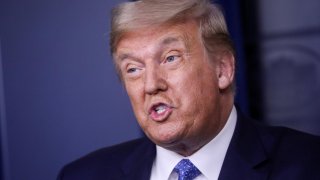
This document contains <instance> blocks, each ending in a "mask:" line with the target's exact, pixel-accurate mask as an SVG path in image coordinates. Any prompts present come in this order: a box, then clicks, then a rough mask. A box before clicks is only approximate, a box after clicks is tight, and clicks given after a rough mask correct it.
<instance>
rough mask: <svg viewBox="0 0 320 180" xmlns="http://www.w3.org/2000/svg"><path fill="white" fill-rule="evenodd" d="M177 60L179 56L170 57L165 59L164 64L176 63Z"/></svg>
mask: <svg viewBox="0 0 320 180" xmlns="http://www.w3.org/2000/svg"><path fill="white" fill-rule="evenodd" d="M178 58H180V56H179V55H171V56H168V57H167V58H166V62H173V61H176V60H177V59H178Z"/></svg>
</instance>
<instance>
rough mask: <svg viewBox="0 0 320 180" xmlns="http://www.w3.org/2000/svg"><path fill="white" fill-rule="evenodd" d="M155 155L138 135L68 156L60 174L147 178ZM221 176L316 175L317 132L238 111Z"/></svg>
mask: <svg viewBox="0 0 320 180" xmlns="http://www.w3.org/2000/svg"><path fill="white" fill-rule="evenodd" d="M155 155H156V149H155V145H154V144H153V143H152V142H151V141H149V140H148V139H147V138H141V139H138V140H134V141H130V142H127V143H123V144H120V145H116V146H113V147H109V148H104V149H101V150H98V151H96V152H93V153H91V154H89V155H87V156H85V157H83V158H81V159H79V160H76V161H74V162H72V163H71V164H69V165H67V166H65V167H64V168H63V169H62V171H61V172H60V174H59V177H58V180H126V179H127V180H147V179H149V178H150V173H151V167H152V163H153V160H154V158H155ZM219 179H220V180H265V179H271V180H278V179H279V180H320V141H319V138H318V137H315V136H311V135H307V134H304V133H301V132H297V131H294V130H290V129H287V128H270V127H265V126H260V125H258V124H256V123H254V122H253V121H251V120H249V119H246V118H244V117H243V116H242V115H241V114H238V122H237V125H236V129H235V133H234V135H233V137H232V140H231V143H230V146H229V148H228V151H227V154H226V157H225V160H224V163H223V166H222V170H221V173H220V176H219Z"/></svg>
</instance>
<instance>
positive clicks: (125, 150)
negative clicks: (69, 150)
mask: <svg viewBox="0 0 320 180" xmlns="http://www.w3.org/2000/svg"><path fill="white" fill-rule="evenodd" d="M153 146H154V145H153V144H152V142H151V141H150V140H148V139H147V138H139V139H135V140H131V141H127V142H124V143H121V144H117V145H113V146H110V147H105V148H101V149H98V150H96V151H94V152H91V153H89V154H87V155H85V156H83V157H81V158H79V159H77V160H75V161H73V162H71V163H69V164H67V165H66V166H64V167H63V168H62V170H61V172H60V175H59V176H65V175H66V174H81V173H87V174H88V173H92V174H93V173H94V172H95V171H99V169H112V170H116V169H117V168H116V166H117V165H119V164H121V163H122V162H123V161H125V160H126V159H127V158H128V157H130V156H131V155H132V154H133V153H137V152H141V149H146V148H153ZM61 179H62V178H61Z"/></svg>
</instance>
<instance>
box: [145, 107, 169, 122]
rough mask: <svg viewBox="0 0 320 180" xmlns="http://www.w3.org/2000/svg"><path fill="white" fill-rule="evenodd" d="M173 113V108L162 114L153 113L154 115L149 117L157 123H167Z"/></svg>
mask: <svg viewBox="0 0 320 180" xmlns="http://www.w3.org/2000/svg"><path fill="white" fill-rule="evenodd" d="M171 113H172V108H169V107H168V108H166V110H165V111H164V112H162V113H160V114H158V113H156V111H152V113H151V114H150V115H149V116H150V118H151V119H152V120H154V121H157V122H162V121H165V120H166V119H167V118H168V117H169V116H170V115H171Z"/></svg>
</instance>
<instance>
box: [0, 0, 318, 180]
mask: <svg viewBox="0 0 320 180" xmlns="http://www.w3.org/2000/svg"><path fill="white" fill-rule="evenodd" d="M120 2H122V1H121V0H95V1H89V0H69V1H64V0H56V1H51V0H28V1H23V0H1V1H0V131H1V132H0V153H1V156H0V167H1V168H0V177H1V178H0V179H1V180H44V179H45V180H54V179H55V178H56V176H57V174H58V172H59V170H60V169H61V168H62V166H63V165H64V164H66V163H68V162H70V161H72V160H74V159H77V158H79V157H80V156H82V155H85V154H87V153H89V152H91V151H93V150H95V149H98V148H101V147H105V146H109V145H113V144H116V143H120V142H123V141H126V140H130V139H134V138H137V137H140V136H141V132H140V130H139V127H138V125H137V123H136V121H135V118H134V116H133V113H132V111H131V107H130V103H129V101H128V98H127V96H126V93H125V90H124V89H123V87H122V86H121V84H120V82H119V80H118V78H117V76H116V73H115V70H114V68H113V64H112V60H111V55H110V53H109V46H108V38H109V37H108V32H109V28H110V27H109V24H110V10H111V8H112V7H113V6H115V5H116V4H118V3H120ZM216 2H217V3H220V4H221V6H222V7H223V8H224V12H225V14H226V18H227V21H228V26H229V29H230V32H231V35H232V38H233V40H234V42H235V46H236V48H237V97H236V101H237V104H238V106H239V107H240V109H241V110H242V111H243V112H244V113H245V114H247V115H249V116H251V117H254V118H256V119H258V120H259V121H262V122H264V123H266V124H271V125H281V126H287V127H291V128H294V129H298V130H301V131H305V132H308V133H311V134H315V135H320V120H319V119H320V108H319V107H320V96H318V93H319V92H320V18H319V17H320V11H319V9H320V1H318V0H306V1H301V0H282V1H277V0H258V1H256V0H218V1H216Z"/></svg>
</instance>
